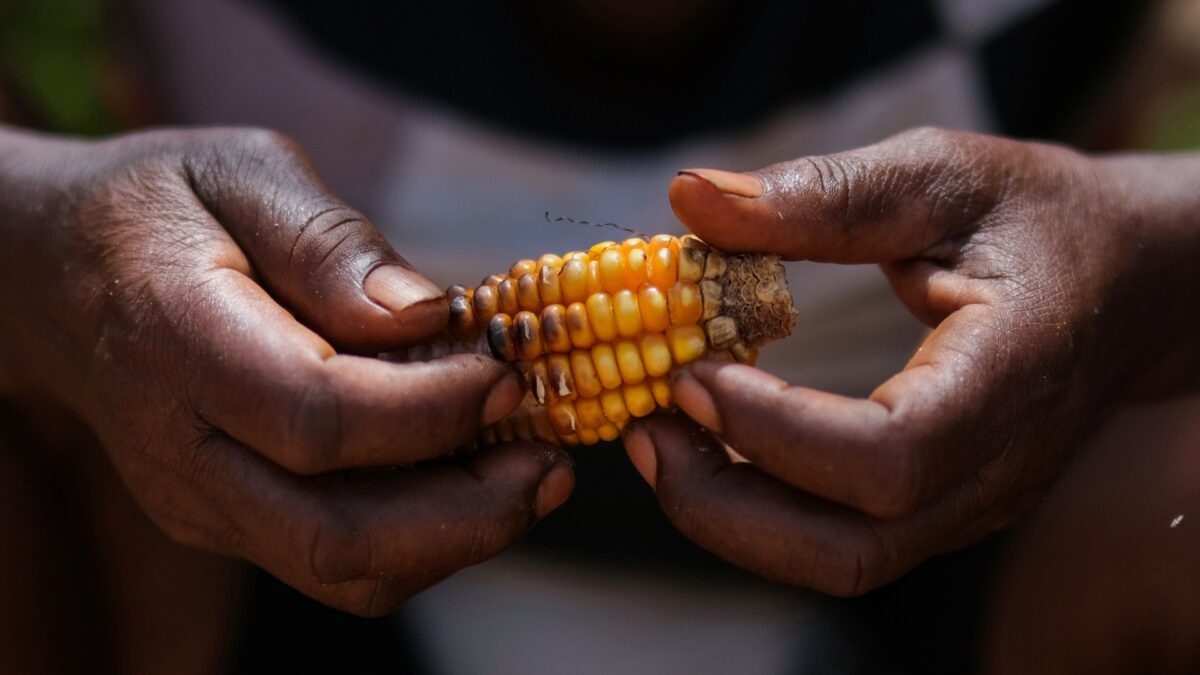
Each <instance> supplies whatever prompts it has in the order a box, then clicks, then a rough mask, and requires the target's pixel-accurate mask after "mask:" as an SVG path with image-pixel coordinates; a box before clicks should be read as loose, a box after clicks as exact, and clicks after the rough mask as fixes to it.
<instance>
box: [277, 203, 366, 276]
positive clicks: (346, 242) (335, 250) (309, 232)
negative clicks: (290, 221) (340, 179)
mask: <svg viewBox="0 0 1200 675" xmlns="http://www.w3.org/2000/svg"><path fill="white" fill-rule="evenodd" d="M307 211H308V212H307V213H306V214H304V215H303V216H302V222H301V224H300V226H299V227H298V228H297V229H296V233H295V236H294V238H293V240H292V247H291V252H290V253H289V256H288V263H289V265H290V266H292V267H298V268H302V269H308V270H310V271H316V270H320V269H322V268H326V267H332V268H335V269H337V268H341V267H344V266H345V265H347V264H363V265H366V264H370V263H373V262H374V261H375V258H377V257H378V256H374V255H370V256H363V255H362V254H363V253H373V251H374V250H376V249H377V248H378V246H379V243H380V242H379V240H378V239H377V238H376V237H374V236H373V233H374V228H373V227H372V226H371V225H370V223H369V222H368V221H367V219H366V217H365V216H364V215H363V214H362V213H360V212H358V211H356V210H354V209H352V208H350V207H348V206H345V205H343V204H340V203H336V202H331V203H324V204H313V205H312V206H310V207H309V208H308V209H307ZM360 258H369V259H368V260H362V261H361V262H358V263H356V262H355V261H359V259H360ZM364 271H365V270H364Z"/></svg>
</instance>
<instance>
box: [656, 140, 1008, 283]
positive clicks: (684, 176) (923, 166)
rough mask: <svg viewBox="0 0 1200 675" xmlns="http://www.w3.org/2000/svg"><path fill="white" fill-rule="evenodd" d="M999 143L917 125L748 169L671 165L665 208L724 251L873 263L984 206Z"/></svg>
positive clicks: (955, 225) (907, 254) (934, 240)
mask: <svg viewBox="0 0 1200 675" xmlns="http://www.w3.org/2000/svg"><path fill="white" fill-rule="evenodd" d="M1005 143H1006V142H1005V141H1002V140H1001V139H995V138H991V137H987V136H981V135H977V134H966V133H957V132H949V131H943V130H940V129H918V130H914V131H909V132H906V133H903V134H900V135H898V136H894V137H892V138H889V139H887V140H885V141H883V142H882V143H879V144H876V145H872V146H868V147H865V148H861V149H858V150H852V151H849V152H843V153H838V154H834V155H824V156H815V157H804V158H801V159H798V160H794V161H791V162H784V163H782V164H775V165H773V166H769V167H767V168H765V169H761V170H759V171H753V172H750V173H729V172H726V171H717V170H713V169H688V170H684V171H680V172H679V175H678V176H676V177H675V179H674V180H673V181H672V182H671V186H670V198H671V207H672V208H673V209H674V210H675V214H676V216H677V217H678V218H679V220H680V221H681V222H682V223H683V224H684V225H686V226H687V227H688V228H689V229H691V230H692V231H693V232H695V233H696V234H697V235H699V236H700V237H701V238H702V239H704V240H705V241H707V242H708V243H710V244H712V245H713V246H716V247H717V248H720V249H724V250H727V251H735V252H736V251H756V252H770V253H777V254H779V255H781V256H783V257H784V258H787V259H791V260H817V261H823V262H838V263H882V262H891V261H897V260H904V259H908V258H913V257H917V256H921V255H923V254H926V253H928V252H929V251H930V250H931V249H932V248H933V247H935V246H936V245H937V244H938V243H940V242H942V241H944V240H945V239H946V238H947V236H949V235H950V234H952V233H953V232H956V231H958V230H960V229H961V228H963V227H966V226H968V225H970V224H971V223H973V222H974V221H975V220H977V219H978V218H979V217H980V216H982V215H983V214H984V213H986V212H987V211H988V210H990V209H991V208H992V207H993V206H994V205H995V204H996V202H997V201H999V199H1000V193H1001V191H1002V190H1003V187H1004V175H1003V170H1002V168H1003V164H1002V163H1001V162H996V161H990V159H991V158H992V157H994V156H995V154H996V151H997V150H999V149H1000V148H999V147H998V146H1001V145H1004V144H1005Z"/></svg>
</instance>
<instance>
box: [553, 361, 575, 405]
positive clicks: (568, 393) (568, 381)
mask: <svg viewBox="0 0 1200 675" xmlns="http://www.w3.org/2000/svg"><path fill="white" fill-rule="evenodd" d="M546 371H547V373H548V374H549V376H550V391H551V392H553V393H554V395H555V396H557V397H558V398H560V399H573V398H575V377H574V375H572V374H571V359H570V357H568V356H567V355H566V354H551V355H550V356H548V357H546Z"/></svg>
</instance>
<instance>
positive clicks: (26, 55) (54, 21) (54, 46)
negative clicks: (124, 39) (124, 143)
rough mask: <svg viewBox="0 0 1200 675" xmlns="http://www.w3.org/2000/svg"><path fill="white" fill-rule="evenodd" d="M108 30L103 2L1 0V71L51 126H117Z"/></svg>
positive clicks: (75, 129) (91, 130)
mask: <svg viewBox="0 0 1200 675" xmlns="http://www.w3.org/2000/svg"><path fill="white" fill-rule="evenodd" d="M105 29H106V25H105V15H104V3H103V2H102V0H0V70H2V71H3V72H4V73H5V75H6V76H7V79H8V80H9V82H10V84H11V85H12V86H13V87H14V89H15V90H16V91H15V93H16V95H17V96H18V97H19V98H20V99H21V100H22V101H24V102H25V103H26V104H27V105H28V106H29V107H30V108H32V109H33V111H34V112H35V113H36V114H37V115H38V116H39V117H40V118H41V121H42V122H44V124H45V126H46V127H47V128H48V129H50V130H52V131H58V132H64V133H74V134H102V133H106V132H110V131H113V130H115V129H116V126H117V124H116V120H115V119H114V117H113V114H112V112H111V111H110V110H109V109H108V106H107V103H106V100H105V96H104V86H105V77H106V70H107V69H108V68H109V67H110V65H111V62H110V60H109V52H108V50H107V43H106V32H105Z"/></svg>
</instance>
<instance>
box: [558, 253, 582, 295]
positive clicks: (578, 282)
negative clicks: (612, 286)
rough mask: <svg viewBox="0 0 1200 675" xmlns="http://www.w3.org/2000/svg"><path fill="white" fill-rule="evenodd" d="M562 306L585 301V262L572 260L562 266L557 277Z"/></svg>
mask: <svg viewBox="0 0 1200 675" xmlns="http://www.w3.org/2000/svg"><path fill="white" fill-rule="evenodd" d="M558 285H559V287H560V288H561V289H562V301H563V304H565V305H569V304H571V303H572V302H583V301H584V300H587V296H588V291H587V261H586V260H579V259H573V260H568V261H567V262H566V264H565V265H563V267H562V270H561V271H560V272H559V275H558Z"/></svg>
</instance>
